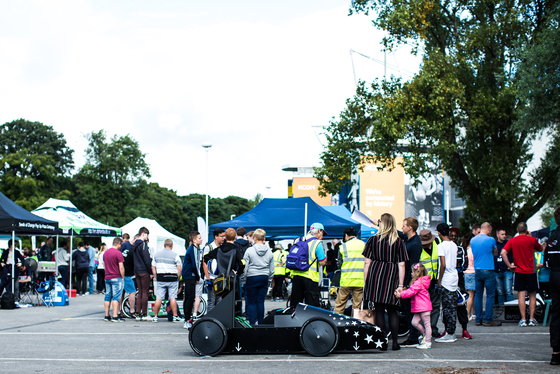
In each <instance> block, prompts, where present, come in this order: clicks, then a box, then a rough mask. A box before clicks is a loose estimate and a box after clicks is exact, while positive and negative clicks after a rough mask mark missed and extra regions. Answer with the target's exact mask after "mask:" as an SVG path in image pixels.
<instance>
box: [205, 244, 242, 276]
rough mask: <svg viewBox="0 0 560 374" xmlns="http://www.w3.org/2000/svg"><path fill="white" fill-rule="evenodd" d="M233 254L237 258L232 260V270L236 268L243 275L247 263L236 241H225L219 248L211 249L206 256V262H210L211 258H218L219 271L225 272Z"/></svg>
mask: <svg viewBox="0 0 560 374" xmlns="http://www.w3.org/2000/svg"><path fill="white" fill-rule="evenodd" d="M232 255H233V256H235V258H234V259H233V260H232V262H231V270H232V271H233V270H235V271H236V272H237V274H239V275H241V273H243V270H245V265H243V261H242V260H243V255H242V254H241V250H240V249H239V248H238V246H237V245H236V244H235V243H228V242H225V243H224V244H222V245H221V246H219V247H218V248H216V249H213V250H211V251H210V252H208V253H207V254H206V255H205V256H204V262H205V263H208V261H210V260H211V259H217V260H218V273H220V274H223V273H225V272H226V270H227V267H228V264H229V259H230V257H231V256H232Z"/></svg>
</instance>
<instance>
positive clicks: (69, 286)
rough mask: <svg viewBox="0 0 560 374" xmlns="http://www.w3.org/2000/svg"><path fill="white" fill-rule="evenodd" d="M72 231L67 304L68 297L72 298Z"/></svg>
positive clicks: (72, 236)
mask: <svg viewBox="0 0 560 374" xmlns="http://www.w3.org/2000/svg"><path fill="white" fill-rule="evenodd" d="M73 242H74V232H72V235H71V236H70V271H69V272H70V274H68V278H70V283H68V305H70V299H71V298H72V248H74V244H73Z"/></svg>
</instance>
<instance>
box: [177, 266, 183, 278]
mask: <svg viewBox="0 0 560 374" xmlns="http://www.w3.org/2000/svg"><path fill="white" fill-rule="evenodd" d="M181 270H182V266H181V265H177V276H179V277H180V276H181Z"/></svg>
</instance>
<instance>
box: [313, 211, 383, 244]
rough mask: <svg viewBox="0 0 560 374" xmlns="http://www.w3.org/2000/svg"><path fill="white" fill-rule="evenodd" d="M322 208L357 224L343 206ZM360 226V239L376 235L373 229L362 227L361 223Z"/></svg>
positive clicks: (375, 230)
mask: <svg viewBox="0 0 560 374" xmlns="http://www.w3.org/2000/svg"><path fill="white" fill-rule="evenodd" d="M323 208H324V209H326V210H328V211H329V212H331V213H334V214H336V215H337V216H339V217H342V218H344V219H347V220H350V221H352V222H357V221H354V220H353V219H352V213H351V212H350V211H349V210H348V208H346V207H345V206H344V205H333V206H324V207H323ZM358 223H359V222H358ZM360 225H361V226H362V239H365V238H369V237H370V236H372V235H375V234H377V231H378V230H377V229H376V228H375V227H369V226H366V225H362V224H361V223H360Z"/></svg>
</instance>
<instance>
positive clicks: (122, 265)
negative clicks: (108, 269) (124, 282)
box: [119, 262, 124, 279]
mask: <svg viewBox="0 0 560 374" xmlns="http://www.w3.org/2000/svg"><path fill="white" fill-rule="evenodd" d="M119 272H120V273H121V278H122V279H124V263H123V262H119Z"/></svg>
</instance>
